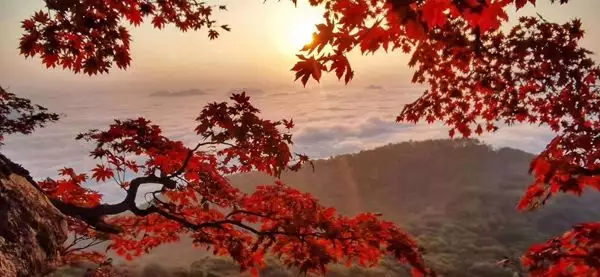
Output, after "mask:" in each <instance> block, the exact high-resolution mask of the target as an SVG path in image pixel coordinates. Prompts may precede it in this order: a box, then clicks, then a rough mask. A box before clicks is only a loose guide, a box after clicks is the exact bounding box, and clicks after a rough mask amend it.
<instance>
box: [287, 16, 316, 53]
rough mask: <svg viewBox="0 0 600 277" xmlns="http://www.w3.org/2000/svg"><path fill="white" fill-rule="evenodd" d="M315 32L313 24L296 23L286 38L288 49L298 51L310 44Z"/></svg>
mask: <svg viewBox="0 0 600 277" xmlns="http://www.w3.org/2000/svg"><path fill="white" fill-rule="evenodd" d="M315 30H316V28H315V24H311V23H306V22H296V23H295V24H293V25H292V28H291V29H290V30H289V32H288V33H287V38H286V39H287V41H288V43H289V46H290V48H292V49H294V50H295V51H299V50H300V49H302V47H304V45H306V44H309V43H311V42H312V40H313V33H314V32H315Z"/></svg>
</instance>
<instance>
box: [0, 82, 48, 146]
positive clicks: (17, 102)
mask: <svg viewBox="0 0 600 277" xmlns="http://www.w3.org/2000/svg"><path fill="white" fill-rule="evenodd" d="M58 119H59V115H58V114H55V113H50V112H48V109H46V108H44V107H42V106H40V105H34V104H32V103H31V101H30V100H29V99H26V98H22V97H18V96H17V95H15V94H14V93H10V92H8V91H6V90H5V89H4V88H2V87H0V146H2V144H3V140H4V136H5V135H10V134H15V133H20V134H31V132H33V130H35V129H36V128H38V127H44V126H45V125H46V124H48V123H51V122H55V121H57V120H58Z"/></svg>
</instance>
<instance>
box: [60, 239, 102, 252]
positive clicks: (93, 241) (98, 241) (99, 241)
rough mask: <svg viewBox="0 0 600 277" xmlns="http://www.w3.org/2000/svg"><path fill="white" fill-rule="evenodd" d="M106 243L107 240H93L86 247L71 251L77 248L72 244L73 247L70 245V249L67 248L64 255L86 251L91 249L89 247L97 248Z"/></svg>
mask: <svg viewBox="0 0 600 277" xmlns="http://www.w3.org/2000/svg"><path fill="white" fill-rule="evenodd" d="M105 241H106V240H102V239H97V238H93V239H91V241H90V242H89V243H88V244H87V245H85V246H80V247H75V248H71V249H69V248H70V247H73V246H75V245H73V244H72V245H69V247H67V248H66V250H65V251H64V253H63V254H69V253H72V252H75V251H79V250H84V249H87V248H89V247H92V246H96V245H98V244H100V243H103V242H105Z"/></svg>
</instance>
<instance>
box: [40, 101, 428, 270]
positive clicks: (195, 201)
mask: <svg viewBox="0 0 600 277" xmlns="http://www.w3.org/2000/svg"><path fill="white" fill-rule="evenodd" d="M231 99H232V102H231V103H226V102H223V103H211V104H209V105H208V106H206V107H205V108H204V110H202V112H201V114H200V115H199V116H198V118H197V122H198V126H197V127H196V134H197V135H198V136H199V137H200V142H199V143H198V144H197V145H196V146H195V147H193V148H188V147H185V146H184V144H183V143H182V142H181V141H173V140H171V139H169V138H167V137H165V136H163V135H162V132H161V130H160V128H159V127H158V126H156V125H152V124H151V122H150V121H148V120H145V119H143V118H138V119H136V120H126V121H119V120H116V121H115V123H114V124H112V125H111V126H110V127H109V129H108V130H104V131H100V130H92V131H90V132H88V133H85V134H81V135H79V136H78V139H84V140H87V141H91V142H93V143H95V148H94V150H93V151H91V156H92V157H93V158H94V159H98V160H99V164H98V165H97V166H96V167H95V168H94V169H92V170H91V178H92V179H94V181H96V182H100V183H104V182H107V181H110V182H114V183H116V184H118V185H119V186H120V187H121V188H122V189H123V190H124V191H125V192H126V197H125V198H124V199H123V200H122V201H121V202H120V203H117V204H101V200H102V197H101V195H100V194H99V193H98V192H96V191H92V190H90V189H88V188H85V186H84V183H85V182H86V181H87V180H88V178H89V176H88V174H77V173H75V172H74V171H73V169H70V168H65V169H63V170H61V172H60V174H61V175H62V177H63V178H62V179H60V180H51V179H48V180H46V181H43V182H40V183H39V186H40V187H41V188H42V189H43V190H44V191H46V192H47V194H48V195H49V196H50V197H51V198H52V199H53V200H54V203H55V205H56V206H57V207H58V208H59V209H60V210H61V211H63V212H64V213H65V214H67V215H70V216H71V217H72V218H71V222H70V224H69V228H70V231H72V232H73V233H75V237H74V240H73V242H72V244H71V245H69V246H67V247H66V248H65V253H66V254H67V261H75V260H79V259H88V260H92V261H94V262H97V263H102V262H103V261H104V257H103V255H102V254H100V253H98V252H92V253H90V252H89V251H86V249H85V248H87V247H86V246H87V245H95V244H98V243H100V242H102V241H105V240H110V241H111V244H110V246H109V249H111V250H113V251H115V252H116V253H117V254H118V255H121V256H124V257H125V258H126V259H132V258H134V257H137V256H140V255H142V254H144V253H147V252H148V251H149V250H150V249H152V248H154V247H157V246H158V245H160V244H163V243H169V242H174V241H177V240H179V238H180V236H182V235H187V236H191V237H192V238H193V241H194V245H196V246H199V247H206V248H207V249H211V250H212V251H213V253H214V254H215V255H228V256H231V257H232V258H233V259H234V260H235V261H237V262H238V263H239V264H240V266H241V269H242V270H251V272H252V273H254V274H256V273H257V272H258V270H259V269H260V268H261V266H263V265H264V262H263V256H264V255H265V254H266V253H269V254H272V255H276V256H278V257H279V258H280V260H281V261H282V262H283V263H284V264H286V265H289V266H295V267H298V268H300V270H301V271H304V272H307V271H309V272H320V273H325V272H326V266H327V265H328V264H331V263H348V264H351V263H359V264H361V265H363V266H371V265H375V264H377V262H378V261H379V258H380V257H381V256H382V255H385V254H390V255H392V256H394V257H396V258H397V259H398V261H399V262H401V263H406V264H408V265H410V266H412V267H413V271H414V272H415V274H426V273H428V270H427V269H426V268H425V265H424V263H423V259H422V257H421V253H420V250H419V249H418V248H417V246H416V244H415V242H414V241H413V240H412V239H411V238H410V237H409V236H408V235H407V234H406V233H404V232H403V231H402V230H400V229H399V228H398V227H397V226H395V225H394V224H393V223H391V222H387V221H383V220H380V219H378V216H377V215H375V214H371V213H365V214H359V215H357V216H355V217H346V216H342V215H338V214H336V212H335V209H333V208H328V207H324V206H322V205H320V204H319V203H318V201H317V200H315V199H314V198H313V197H312V196H311V195H310V194H306V193H302V192H300V191H298V190H296V189H294V188H292V187H289V186H286V185H285V184H283V183H281V182H277V183H276V184H274V185H262V186H259V187H257V188H256V190H255V191H254V192H253V193H250V194H248V193H243V192H241V191H240V190H239V189H238V188H236V187H234V186H232V185H231V184H230V182H229V180H228V179H227V175H228V174H235V173H241V172H247V171H260V172H264V173H267V174H269V175H272V176H279V174H280V173H281V172H282V171H283V170H286V169H287V170H296V169H298V168H299V167H300V165H302V164H303V163H305V162H307V161H308V158H307V157H306V156H304V155H298V154H296V155H293V154H292V153H291V152H290V149H289V145H290V144H291V135H290V134H289V133H288V132H282V131H283V130H290V129H291V128H292V127H293V124H292V122H291V121H288V120H281V121H269V120H264V119H261V118H259V117H258V112H259V111H258V109H256V108H255V107H253V106H252V105H251V104H250V103H249V102H248V101H249V97H247V96H246V95H245V94H234V95H233V96H232V97H231ZM126 172H133V173H134V175H138V176H139V177H135V178H133V179H132V180H126V179H125V174H126ZM147 184H158V185H160V188H159V189H157V190H156V191H154V192H152V193H148V194H147V195H146V200H147V201H148V203H147V207H145V208H140V207H138V206H136V203H135V201H136V197H138V196H139V195H138V194H139V193H138V189H139V188H140V186H143V185H147ZM107 216H110V217H107ZM107 234H109V235H107ZM82 245H84V247H81V246H82ZM100 269H101V270H100V271H98V274H101V273H102V270H110V268H109V267H101V268H100Z"/></svg>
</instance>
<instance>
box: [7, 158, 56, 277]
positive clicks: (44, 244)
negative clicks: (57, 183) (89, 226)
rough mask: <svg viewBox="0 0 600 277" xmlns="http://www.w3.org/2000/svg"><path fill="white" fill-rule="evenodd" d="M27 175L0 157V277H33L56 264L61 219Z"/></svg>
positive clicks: (20, 168) (44, 272)
mask: <svg viewBox="0 0 600 277" xmlns="http://www.w3.org/2000/svg"><path fill="white" fill-rule="evenodd" d="M31 182H32V179H31V177H30V176H29V172H27V171H26V170H25V169H23V168H22V167H20V166H19V165H17V164H14V163H12V162H11V161H10V160H8V159H7V158H6V157H4V156H3V155H2V154H0V276H3V277H25V276H28V277H29V276H31V277H37V276H44V275H46V274H48V273H49V271H51V265H52V264H54V263H56V262H58V261H59V260H60V255H59V252H58V250H59V247H60V246H61V245H62V244H63V243H64V242H65V240H66V239H67V229H66V221H65V217H64V216H63V215H62V214H61V213H60V212H59V211H58V210H57V209H56V208H55V207H54V206H53V205H52V204H51V203H50V201H49V200H48V198H46V196H44V195H43V194H42V193H41V192H40V191H39V190H38V189H37V188H36V187H34V186H33V185H32V183H31Z"/></svg>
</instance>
